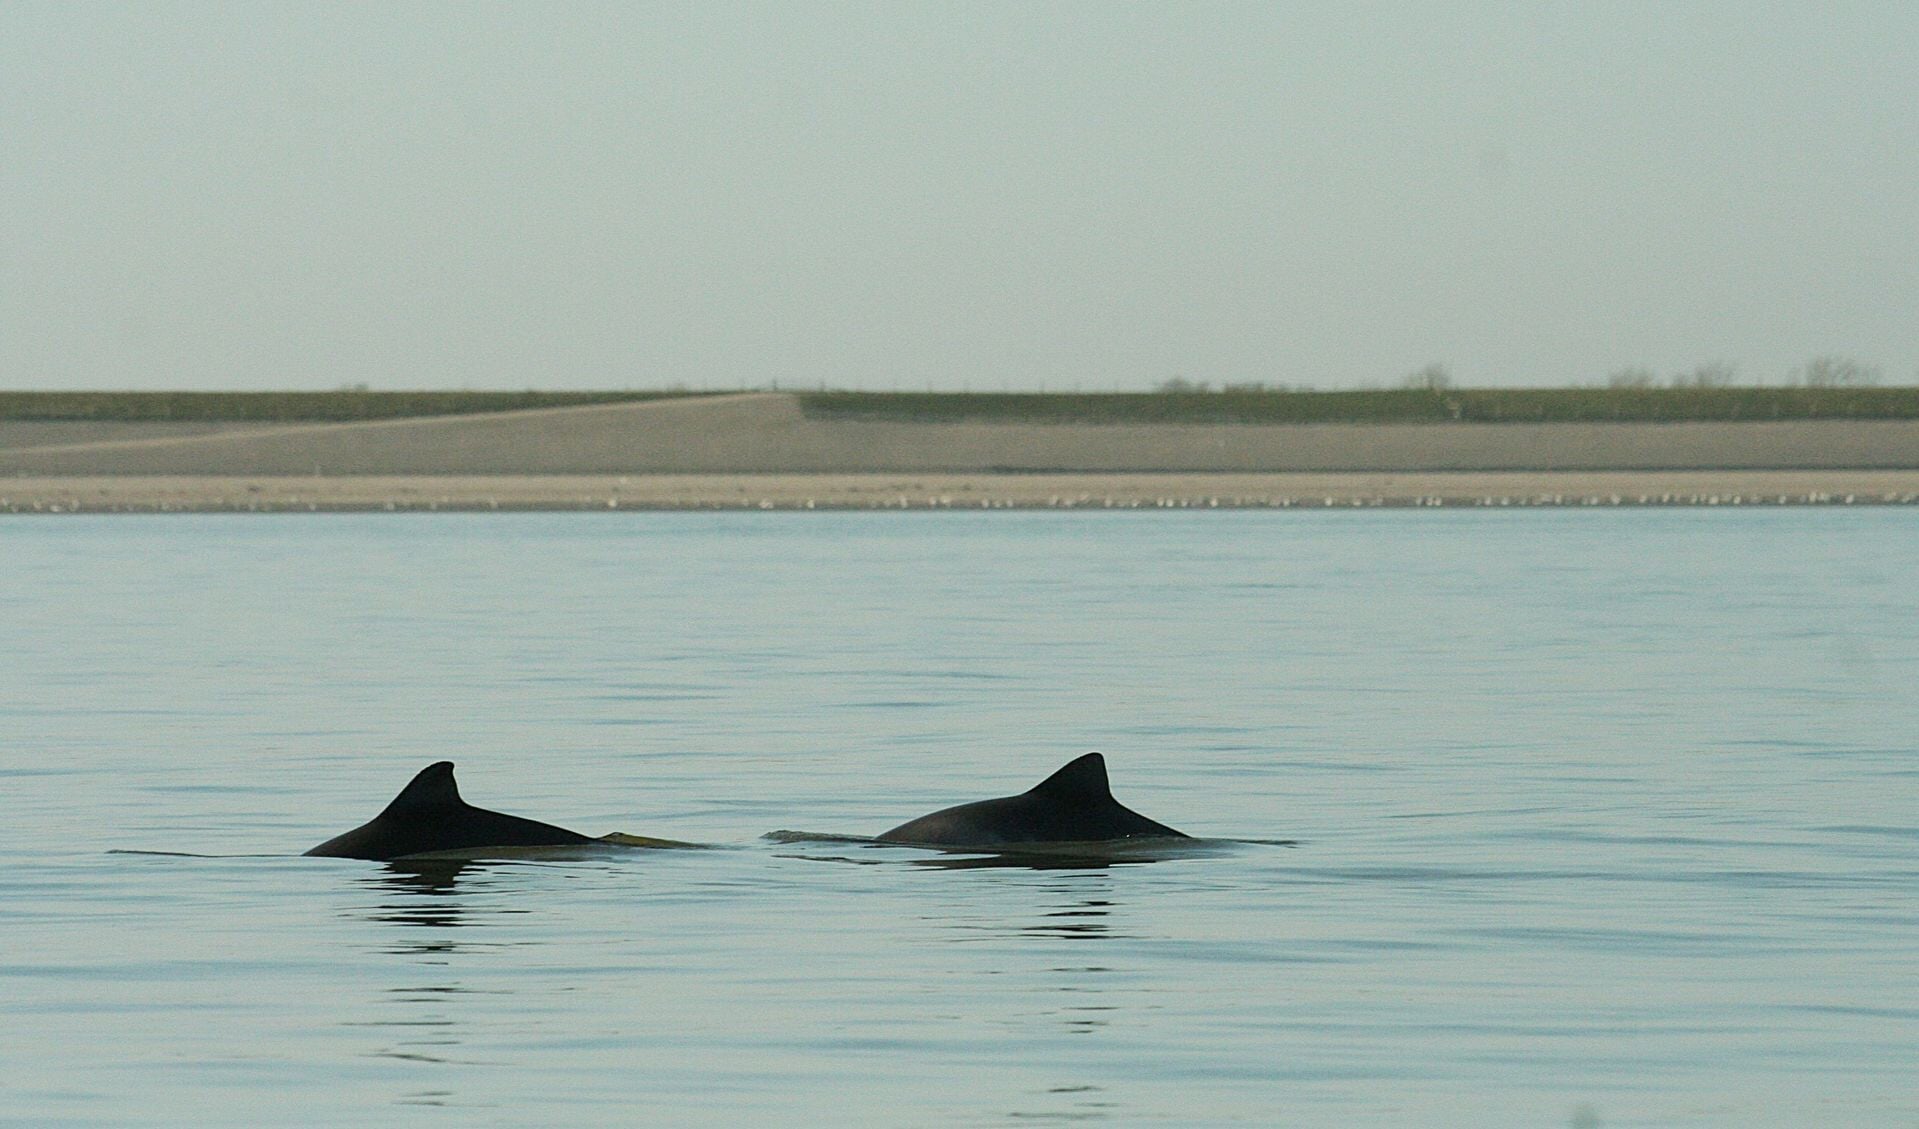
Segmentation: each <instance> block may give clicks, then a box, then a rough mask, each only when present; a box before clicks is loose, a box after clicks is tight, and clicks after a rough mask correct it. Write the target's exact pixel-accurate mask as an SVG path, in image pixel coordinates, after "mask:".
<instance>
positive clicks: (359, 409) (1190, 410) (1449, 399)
mask: <svg viewBox="0 0 1919 1129" xmlns="http://www.w3.org/2000/svg"><path fill="white" fill-rule="evenodd" d="M699 395H708V394H707V393H688V392H632V391H626V392H531V391H529V392H372V391H358V390H342V391H334V392H5V391H0V421H16V422H33V421H48V422H51V421H65V422H83V421H84V422H100V423H108V422H113V423H155V422H175V423H302V422H314V423H319V422H351V421H356V420H383V419H404V418H418V417H423V416H441V415H463V414H478V413H487V412H505V411H521V410H526V409H534V408H559V407H574V406H580V405H586V404H613V403H633V402H640V401H648V400H664V399H678V398H686V397H689V396H699ZM797 398H798V400H799V403H800V409H801V411H802V412H803V413H804V414H805V416H806V417H807V418H808V419H814V420H849V421H851V420H857V421H869V422H890V423H1029V424H1289V423H1295V424H1296V423H1422V422H1431V423H1446V422H1452V421H1458V422H1465V423H1682V422H1741V421H1771V420H1842V419H1857V420H1896V419H1919V387H1898V388H1804V387H1800V388H1484V389H1445V390H1428V389H1390V390H1375V391H1356V392H1284V391H1224V392H1092V393H1045V392H1042V393H1027V392H1009V393H987V392H972V393H968V392H802V393H798V394H797Z"/></svg>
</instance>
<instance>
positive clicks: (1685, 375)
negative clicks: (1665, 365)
mask: <svg viewBox="0 0 1919 1129" xmlns="http://www.w3.org/2000/svg"><path fill="white" fill-rule="evenodd" d="M1737 375H1738V369H1737V368H1736V367H1735V366H1733V365H1732V364H1731V363H1730V362H1727V361H1707V362H1705V363H1704V364H1700V365H1696V366H1694V367H1693V370H1692V371H1691V372H1680V373H1674V374H1673V378H1672V386H1673V387H1674V388H1730V387H1732V382H1733V378H1734V377H1735V376H1737Z"/></svg>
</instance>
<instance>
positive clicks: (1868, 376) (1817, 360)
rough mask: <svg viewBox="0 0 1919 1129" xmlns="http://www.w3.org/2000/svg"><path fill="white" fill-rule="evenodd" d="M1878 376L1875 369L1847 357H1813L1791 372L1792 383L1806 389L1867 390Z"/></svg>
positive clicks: (1877, 371) (1876, 380) (1875, 381)
mask: <svg viewBox="0 0 1919 1129" xmlns="http://www.w3.org/2000/svg"><path fill="white" fill-rule="evenodd" d="M1879 376H1880V372H1879V370H1878V369H1877V368H1874V367H1873V366H1871V365H1862V364H1860V363H1859V362H1858V361H1855V360H1852V359H1850V358H1848V357H1814V358H1813V359H1812V360H1810V361H1807V362H1806V363H1805V365H1804V366H1803V367H1801V368H1799V369H1796V370H1794V372H1793V380H1794V382H1795V383H1798V384H1804V385H1805V386H1806V387H1808V388H1867V387H1871V386H1872V385H1875V384H1878V383H1879Z"/></svg>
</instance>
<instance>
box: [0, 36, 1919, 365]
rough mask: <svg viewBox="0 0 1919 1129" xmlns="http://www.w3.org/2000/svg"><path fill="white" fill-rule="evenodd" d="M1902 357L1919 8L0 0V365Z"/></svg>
mask: <svg viewBox="0 0 1919 1129" xmlns="http://www.w3.org/2000/svg"><path fill="white" fill-rule="evenodd" d="M1816 356H1840V357H1846V358H1850V359H1854V360H1857V361H1859V362H1862V363H1864V364H1867V365H1872V366H1876V367H1877V368H1879V369H1880V370H1881V372H1882V373H1883V379H1884V381H1885V382H1886V383H1899V384H1909V383H1915V382H1919V4H1912V3H1907V2H1904V0H1888V2H1884V3H1845V2H1821V3H1767V2H1764V0H1737V2H1729V3H1717V2H1710V0H1698V2H1691V3H1682V2H1660V3H1639V2H1634V0H1605V2H1599V3H1580V2H1561V3H1547V2H1541V3H1471V2H1465V0H1455V2H1451V3H1418V2H1411V0H1406V2H1399V3H1368V2H1363V0H1354V2H1344V3H1325V4H1294V3H1281V2H1278V0H1262V2H1258V3H1244V4H1241V3H1172V2H1160V3H1127V4H1121V3H1104V2H1102V3H1034V2H1019V3H997V2H987V0H967V2H964V3H941V4H931V3H912V2H901V0H891V2H885V3H870V4H869V3H795V2H793V0H779V2H774V3H721V2H699V3H688V4H643V3H636V2H623V3H611V4H586V3H575V4H564V5H562V4H546V3H520V4H490V3H471V2H460V3H438V2H421V3H409V4H404V5H398V4H387V3H361V4H352V3H334V2H328V3H313V4H287V3H273V2H270V0H257V2H248V3H239V4H212V3H189V2H175V3H168V2H152V3H134V4H108V3H88V4H74V3H70V2H66V0H59V2H53V3H42V2H38V0H7V2H6V3H4V4H0V388H4V389H235V390H273V389H325V388H336V387H342V386H347V385H354V384H362V383H364V384H367V385H368V386H370V387H373V388H376V389H412V388H449V389H450V388H475V389H527V388H534V389H613V388H656V387H671V386H676V385H684V386H687V387H693V388H749V387H771V386H779V387H796V388H798V387H806V388H811V387H817V386H821V385H824V386H827V387H834V388H865V389H903V390H927V389H938V390H973V391H1000V390H1012V391H1041V390H1044V391H1071V390H1085V391H1096V390H1143V389H1148V388H1152V387H1155V386H1157V385H1159V384H1161V383H1163V382H1165V381H1167V380H1170V379H1173V378H1179V379H1183V380H1188V381H1194V382H1199V381H1205V382H1209V383H1211V384H1213V385H1222V384H1229V383H1247V382H1264V383H1268V384H1286V385H1293V386H1311V387H1317V388H1327V389H1332V388H1350V387H1365V386H1381V385H1392V384H1397V383H1399V382H1400V381H1402V380H1403V379H1404V378H1405V377H1406V376H1407V375H1408V374H1411V373H1413V372H1415V371H1417V370H1420V369H1423V368H1425V367H1426V366H1428V365H1433V364H1439V365H1443V366H1445V368H1446V370H1447V371H1448V373H1449V374H1450V375H1451V377H1452V379H1453V381H1454V382H1455V383H1456V384H1459V385H1462V386H1513V385H1525V386H1556V385H1566V384H1574V383H1600V382H1603V381H1604V380H1605V379H1606V378H1607V376H1608V374H1610V373H1613V372H1616V371H1618V370H1621V369H1625V368H1629V367H1643V368H1646V369H1650V370H1652V371H1653V372H1655V373H1657V374H1659V375H1661V376H1664V375H1667V374H1669V373H1674V372H1681V371H1689V370H1692V369H1694V368H1695V367H1696V366H1699V365H1701V364H1730V365H1733V366H1735V371H1736V373H1737V375H1738V379H1739V380H1740V381H1741V382H1744V383H1773V384H1776V383H1783V382H1785V381H1786V380H1787V379H1788V378H1789V375H1790V373H1791V372H1792V370H1793V369H1794V368H1795V367H1797V366H1799V365H1802V364H1804V363H1805V362H1806V361H1807V360H1809V359H1810V358H1813V357H1816Z"/></svg>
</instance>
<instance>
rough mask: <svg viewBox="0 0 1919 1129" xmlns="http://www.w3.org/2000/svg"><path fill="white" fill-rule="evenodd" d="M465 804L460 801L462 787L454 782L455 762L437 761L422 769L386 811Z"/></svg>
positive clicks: (401, 790) (394, 798)
mask: <svg viewBox="0 0 1919 1129" xmlns="http://www.w3.org/2000/svg"><path fill="white" fill-rule="evenodd" d="M464 802H465V801H463V800H461V799H460V786H459V785H458V784H455V783H454V782H453V762H452V761H437V762H435V763H433V764H430V765H427V766H426V767H425V768H423V769H421V770H420V774H419V775H418V776H415V777H414V778H413V779H412V781H411V782H409V783H408V784H407V786H406V787H404V788H402V789H400V794H399V795H397V796H395V797H393V802H392V803H390V804H388V805H387V806H386V810H387V811H389V812H393V811H402V810H405V809H407V808H416V807H441V806H445V805H448V804H456V805H457V804H461V803H464ZM381 814H385V813H384V812H383V813H381Z"/></svg>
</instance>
